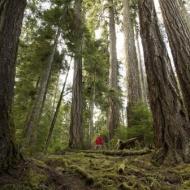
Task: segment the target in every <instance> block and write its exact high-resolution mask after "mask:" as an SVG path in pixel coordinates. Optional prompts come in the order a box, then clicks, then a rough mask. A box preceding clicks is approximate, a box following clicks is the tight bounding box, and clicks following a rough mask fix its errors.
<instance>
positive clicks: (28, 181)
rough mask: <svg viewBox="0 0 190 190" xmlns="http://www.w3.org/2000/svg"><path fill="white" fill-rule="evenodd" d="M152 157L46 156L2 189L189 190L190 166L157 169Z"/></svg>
mask: <svg viewBox="0 0 190 190" xmlns="http://www.w3.org/2000/svg"><path fill="white" fill-rule="evenodd" d="M151 156H152V155H151V153H149V154H145V155H138V156H135V155H133V156H116V155H105V154H104V153H103V152H97V153H96V152H88V151H80V152H69V151H68V152H65V153H64V154H63V155H49V156H43V157H41V158H40V161H39V159H38V160H36V159H33V160H30V161H27V162H25V163H23V164H21V165H20V166H19V167H18V168H16V169H15V171H14V170H13V171H12V173H10V174H7V176H6V175H4V176H3V177H0V190H46V189H49V190H88V189H92V190H93V189H94V190H96V189H97V190H98V189H99V190H101V189H102V190H117V189H121V190H122V189H124V190H125V189H127V190H190V165H188V164H180V165H178V166H171V165H170V166H166V165H164V166H160V167H157V166H154V165H153V164H152V163H151ZM10 176H11V177H10Z"/></svg>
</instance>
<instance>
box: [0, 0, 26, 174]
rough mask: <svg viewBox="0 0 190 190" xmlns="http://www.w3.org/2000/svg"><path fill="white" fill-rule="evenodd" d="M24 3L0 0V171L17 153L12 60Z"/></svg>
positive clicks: (8, 164)
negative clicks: (13, 112)
mask: <svg viewBox="0 0 190 190" xmlns="http://www.w3.org/2000/svg"><path fill="white" fill-rule="evenodd" d="M25 6H26V1H25V0H14V1H13V0H1V1H0V110H1V111H0V171H2V170H3V169H7V168H8V167H10V166H11V165H12V164H13V163H14V162H15V161H16V159H17V155H18V154H17V150H16V149H15V146H14V123H13V115H12V109H11V108H12V100H13V94H14V83H15V68H16V65H15V62H16V57H17V49H18V41H19V36H20V32H21V27H22V20H23V13H24V10H25ZM1 169H2V170H1Z"/></svg>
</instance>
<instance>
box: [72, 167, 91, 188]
mask: <svg viewBox="0 0 190 190" xmlns="http://www.w3.org/2000/svg"><path fill="white" fill-rule="evenodd" d="M71 168H72V169H74V170H75V171H76V172H77V173H79V174H80V175H81V176H82V177H83V178H84V179H85V181H86V184H87V185H93V184H94V177H93V176H92V175H90V174H89V173H87V172H86V171H85V170H84V169H83V168H81V167H79V166H72V167H71Z"/></svg>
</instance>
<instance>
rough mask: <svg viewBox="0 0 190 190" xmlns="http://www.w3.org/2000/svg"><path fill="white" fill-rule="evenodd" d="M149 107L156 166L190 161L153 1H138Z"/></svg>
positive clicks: (186, 131)
mask: <svg viewBox="0 0 190 190" xmlns="http://www.w3.org/2000/svg"><path fill="white" fill-rule="evenodd" d="M139 12H140V25H141V37H142V42H143V48H144V57H145V66H146V72H147V79H148V90H149V99H150V106H151V110H152V114H153V125H154V130H155V137H156V146H157V148H158V152H157V154H155V156H154V159H155V161H156V163H159V164H161V163H163V162H164V160H169V161H172V162H173V163H178V162H181V161H183V162H189V161H190V149H189V148H190V138H189V137H190V133H189V131H190V125H189V120H188V117H187V116H186V115H185V112H184V110H183V106H182V101H181V100H180V96H179V95H178V93H177V92H178V91H177V90H176V82H175V81H174V76H173V75H172V72H171V71H170V70H169V68H170V59H169V56H168V54H167V50H166V47H165V44H164V41H163V39H162V36H161V33H160V30H159V27H158V21H157V17H156V12H155V7H154V4H153V1H152V0H139Z"/></svg>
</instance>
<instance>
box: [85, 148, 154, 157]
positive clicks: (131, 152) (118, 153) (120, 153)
mask: <svg viewBox="0 0 190 190" xmlns="http://www.w3.org/2000/svg"><path fill="white" fill-rule="evenodd" d="M82 152H85V153H97V154H104V155H109V156H138V155H139V156H140V155H144V154H149V153H151V152H152V151H151V150H150V149H148V148H145V149H142V150H102V151H95V150H84V151H82Z"/></svg>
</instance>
